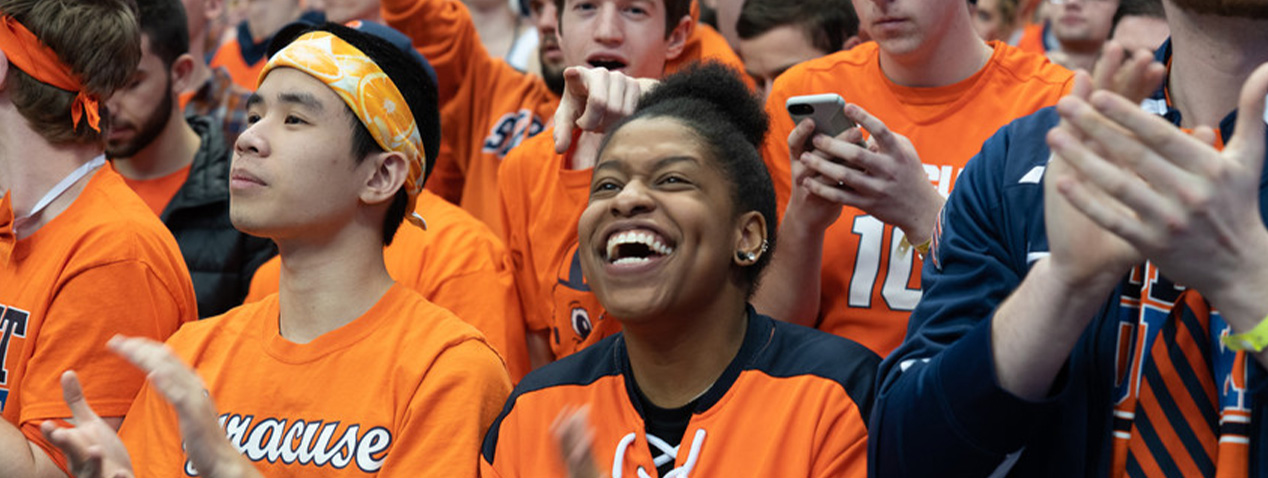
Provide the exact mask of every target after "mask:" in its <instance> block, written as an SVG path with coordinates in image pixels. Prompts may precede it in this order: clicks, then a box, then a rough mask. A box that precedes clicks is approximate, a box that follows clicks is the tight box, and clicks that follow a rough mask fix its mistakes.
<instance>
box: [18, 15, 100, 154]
mask: <svg viewBox="0 0 1268 478" xmlns="http://www.w3.org/2000/svg"><path fill="white" fill-rule="evenodd" d="M0 50H3V51H4V55H5V56H6V57H8V58H9V63H12V64H13V66H16V67H18V69H20V70H22V71H23V72H25V73H26V74H28V75H31V77H32V78H35V79H36V80H39V81H40V82H41V83H44V84H47V85H50V86H53V87H55V88H60V89H63V90H66V91H70V92H74V93H78V94H77V95H75V102H74V103H72V104H71V107H70V118H71V121H73V124H74V126H75V127H76V128H78V127H79V120H80V119H81V118H83V117H84V116H87V117H88V126H90V127H92V129H94V130H96V131H98V132H100V131H101V126H100V123H101V117H100V114H99V112H98V111H97V98H96V97H94V96H93V95H90V94H87V93H85V92H84V85H83V83H82V82H81V81H79V78H78V76H77V75H75V73H73V72H71V71H70V67H69V66H66V64H64V63H62V62H61V60H58V59H57V53H55V52H53V50H51V49H49V48H48V47H47V46H45V45H44V43H43V42H41V41H40V39H39V38H37V37H36V36H35V34H34V33H31V31H30V30H27V29H26V27H24V26H22V24H21V23H18V21H17V20H14V19H13V17H10V16H7V15H0Z"/></svg>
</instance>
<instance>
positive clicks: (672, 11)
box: [555, 0, 694, 38]
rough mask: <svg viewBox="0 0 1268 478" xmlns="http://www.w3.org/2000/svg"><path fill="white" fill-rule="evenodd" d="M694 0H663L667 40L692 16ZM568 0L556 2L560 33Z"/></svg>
mask: <svg viewBox="0 0 1268 478" xmlns="http://www.w3.org/2000/svg"><path fill="white" fill-rule="evenodd" d="M693 1H694V0H661V5H663V6H664V7H665V38H669V35H670V34H671V33H673V32H674V27H676V26H678V22H679V21H681V20H682V17H685V16H687V15H690V14H691V2H693ZM565 3H568V0H555V14H556V15H558V16H559V18H558V19H559V31H561V32H562V31H564V4H565Z"/></svg>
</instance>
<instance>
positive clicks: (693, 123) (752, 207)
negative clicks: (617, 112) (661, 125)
mask: <svg viewBox="0 0 1268 478" xmlns="http://www.w3.org/2000/svg"><path fill="white" fill-rule="evenodd" d="M650 118H672V119H674V120H675V121H678V122H680V123H682V124H683V125H684V126H686V127H687V128H689V129H690V130H692V131H693V132H694V133H695V136H696V137H698V138H699V140H700V142H701V143H702V144H704V145H705V150H706V151H707V152H708V154H709V157H710V158H711V159H712V160H713V161H715V162H716V164H717V165H718V167H719V169H720V170H721V171H722V173H723V175H724V176H726V178H727V179H729V180H730V183H731V202H732V203H733V204H734V205H735V212H736V214H742V213H746V212H749V211H757V213H758V214H761V215H762V216H763V217H764V218H765V219H766V246H767V250H766V252H765V253H763V254H762V255H761V256H759V257H758V259H757V262H755V263H753V264H752V265H750V266H747V267H744V268H743V271H742V274H743V278H744V280H745V282H746V283H747V284H748V295H749V296H750V297H751V296H752V295H753V292H755V291H756V290H757V285H758V282H759V280H760V278H761V274H762V271H763V270H765V269H766V265H767V264H769V263H770V258H771V255H772V253H773V252H774V250H775V232H776V231H777V230H778V229H779V228H778V226H777V221H778V216H776V213H775V186H774V185H773V183H772V182H771V177H770V172H769V171H767V169H766V163H765V162H763V161H762V155H761V153H759V152H758V148H760V147H761V145H762V141H763V140H765V139H766V131H767V129H768V127H769V120H768V119H767V116H766V110H765V108H763V106H762V101H761V99H760V98H758V97H757V96H754V94H753V91H752V90H750V89H749V87H748V86H747V85H745V84H744V81H743V80H741V79H740V77H739V76H738V74H737V73H736V72H735V70H734V69H732V68H729V67H727V66H725V65H723V64H721V63H718V62H715V61H708V62H702V63H697V64H693V65H692V66H689V67H688V68H687V69H685V70H682V71H680V72H678V73H675V74H672V75H670V76H668V77H665V80H664V81H663V82H662V83H661V84H660V86H657V87H656V89H654V90H652V91H651V92H650V93H648V94H647V95H645V96H643V98H642V99H640V100H639V102H638V109H637V110H636V111H635V112H634V114H632V115H630V116H629V117H627V118H625V119H624V120H622V121H620V122H618V123H617V124H616V125H615V126H614V127H613V128H612V130H611V131H610V132H609V134H607V135H606V136H605V137H604V139H603V143H602V145H601V146H600V147H599V153H600V155H601V154H602V153H603V150H605V149H607V146H608V141H609V140H610V139H611V138H612V137H613V136H615V135H616V132H617V131H619V130H620V129H621V128H622V127H624V126H625V125H627V124H629V123H630V122H633V121H636V120H639V119H650Z"/></svg>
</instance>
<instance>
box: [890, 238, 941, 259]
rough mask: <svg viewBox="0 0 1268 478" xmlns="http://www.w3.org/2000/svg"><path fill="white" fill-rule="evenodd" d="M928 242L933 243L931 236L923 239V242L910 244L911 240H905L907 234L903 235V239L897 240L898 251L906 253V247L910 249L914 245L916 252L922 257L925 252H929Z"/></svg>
mask: <svg viewBox="0 0 1268 478" xmlns="http://www.w3.org/2000/svg"><path fill="white" fill-rule="evenodd" d="M930 244H933V238H932V237H930V238H929V239H925V242H922V243H920V244H912V243H911V242H908V241H907V236H905V235H904V236H903V240H902V241H899V242H898V252H900V253H903V254H906V253H907V250H908V249H911V248H913V247H914V248H916V252H917V253H919V254H920V257H924V256H925V254H928V253H929V245H930Z"/></svg>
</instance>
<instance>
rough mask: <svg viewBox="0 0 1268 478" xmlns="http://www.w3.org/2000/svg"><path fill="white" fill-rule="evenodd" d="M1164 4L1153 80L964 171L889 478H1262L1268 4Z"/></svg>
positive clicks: (1076, 107)
mask: <svg viewBox="0 0 1268 478" xmlns="http://www.w3.org/2000/svg"><path fill="white" fill-rule="evenodd" d="M1163 6H1164V7H1165V9H1166V18H1167V23H1168V25H1169V27H1170V30H1171V38H1170V40H1169V41H1168V42H1167V43H1165V44H1163V46H1162V47H1161V48H1159V49H1158V51H1157V52H1156V56H1155V58H1154V59H1155V60H1156V62H1155V63H1153V65H1149V63H1150V62H1149V55H1147V54H1142V55H1140V56H1139V57H1138V59H1137V60H1133V62H1132V63H1129V66H1130V68H1128V69H1127V70H1126V71H1129V72H1131V73H1132V75H1136V76H1137V77H1138V78H1142V80H1140V81H1139V82H1138V83H1136V82H1133V81H1126V82H1122V83H1119V85H1117V86H1115V85H1114V84H1112V83H1104V84H1103V83H1101V82H1099V81H1098V82H1097V85H1096V86H1097V87H1101V88H1106V89H1111V90H1112V91H1113V92H1114V93H1121V96H1120V95H1119V94H1114V93H1111V91H1097V92H1095V93H1091V91H1090V90H1092V87H1093V85H1090V84H1089V83H1090V82H1088V81H1086V79H1084V81H1079V84H1078V85H1077V86H1076V88H1075V93H1074V94H1072V95H1071V96H1068V97H1066V98H1063V99H1062V100H1061V102H1060V103H1058V105H1057V107H1056V108H1048V109H1044V110H1041V111H1039V112H1037V113H1035V114H1033V115H1030V116H1027V117H1024V118H1021V119H1019V120H1017V121H1016V122H1014V123H1012V124H1010V125H1009V126H1008V127H1006V128H1004V129H1002V130H1000V131H999V132H998V133H996V135H995V136H994V137H993V138H991V139H990V140H989V141H987V143H986V144H985V145H984V146H983V148H982V151H981V153H980V154H979V155H978V156H977V157H975V158H974V159H973V160H972V161H970V162H969V165H968V167H967V168H966V169H965V171H964V173H963V176H962V179H960V185H959V186H957V187H956V189H955V191H954V192H952V194H951V197H950V198H949V199H948V201H947V204H946V207H945V208H944V209H943V212H942V215H941V218H940V219H939V220H938V227H937V229H936V231H937V232H936V233H935V239H934V241H933V246H932V248H931V249H930V258H929V260H928V261H927V262H926V263H925V265H926V267H925V275H924V277H923V281H924V284H925V285H926V289H925V295H924V298H923V299H922V301H921V303H920V305H919V306H918V307H917V308H916V310H915V311H914V312H913V313H912V316H911V326H910V329H909V330H910V332H909V333H908V337H907V340H906V341H905V342H904V343H903V345H902V347H900V348H899V349H898V350H896V351H895V352H894V353H893V354H892V355H891V356H890V357H889V358H888V359H887V360H886V361H885V362H884V363H883V364H882V366H881V370H880V373H881V376H882V379H881V381H880V382H879V386H880V394H879V398H878V400H877V405H876V408H875V409H874V413H873V419H872V427H871V428H870V430H869V431H870V433H871V436H872V440H871V441H870V444H871V445H872V446H873V449H872V453H871V457H872V460H871V463H872V464H874V465H875V466H876V469H875V470H873V471H874V473H875V476H886V477H890V476H893V477H904V476H931V475H939V476H988V475H990V476H1024V477H1047V476H1051V477H1067V476H1097V477H1111V478H1119V477H1123V476H1130V477H1136V476H1185V477H1197V476H1202V477H1211V476H1217V477H1247V476H1255V477H1264V476H1268V461H1265V460H1266V459H1268V419H1265V412H1268V400H1266V398H1268V397H1265V387H1266V386H1268V374H1266V373H1265V366H1266V364H1268V352H1265V351H1264V345H1265V343H1268V342H1266V341H1265V339H1268V321H1265V319H1264V317H1265V315H1266V314H1268V301H1266V300H1265V295H1264V291H1265V290H1268V256H1265V255H1264V251H1265V250H1268V228H1266V227H1265V223H1266V222H1268V217H1265V213H1268V207H1266V206H1268V189H1266V186H1265V185H1268V178H1265V176H1264V173H1263V171H1264V170H1263V166H1264V160H1265V158H1266V155H1265V146H1264V144H1265V139H1266V138H1265V132H1264V130H1265V121H1266V119H1265V117H1264V106H1265V96H1266V95H1268V66H1266V65H1265V64H1266V63H1268V49H1265V48H1263V46H1264V45H1265V44H1268V2H1265V1H1264V0H1246V1H1209V0H1164V1H1163ZM1109 55H1110V52H1109V51H1107V53H1106V56H1107V57H1108V56H1109ZM1106 63H1108V64H1118V62H1117V61H1108V62H1106ZM1142 65H1144V67H1142ZM1141 71H1143V73H1140V72H1141ZM1151 76H1152V80H1150V77H1151ZM1093 77H1095V78H1106V77H1113V76H1111V75H1105V74H1094V75H1093ZM1125 78H1129V79H1130V78H1131V76H1130V75H1129V76H1126V77H1125ZM1159 80H1161V81H1162V84H1161V87H1158V83H1159ZM1133 84H1134V86H1133ZM1121 85H1128V86H1129V87H1128V88H1123V87H1122V86H1121ZM1089 93H1090V94H1089ZM1142 99H1143V101H1141V100H1142ZM1198 294H1200V295H1198ZM912 457H919V459H912Z"/></svg>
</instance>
